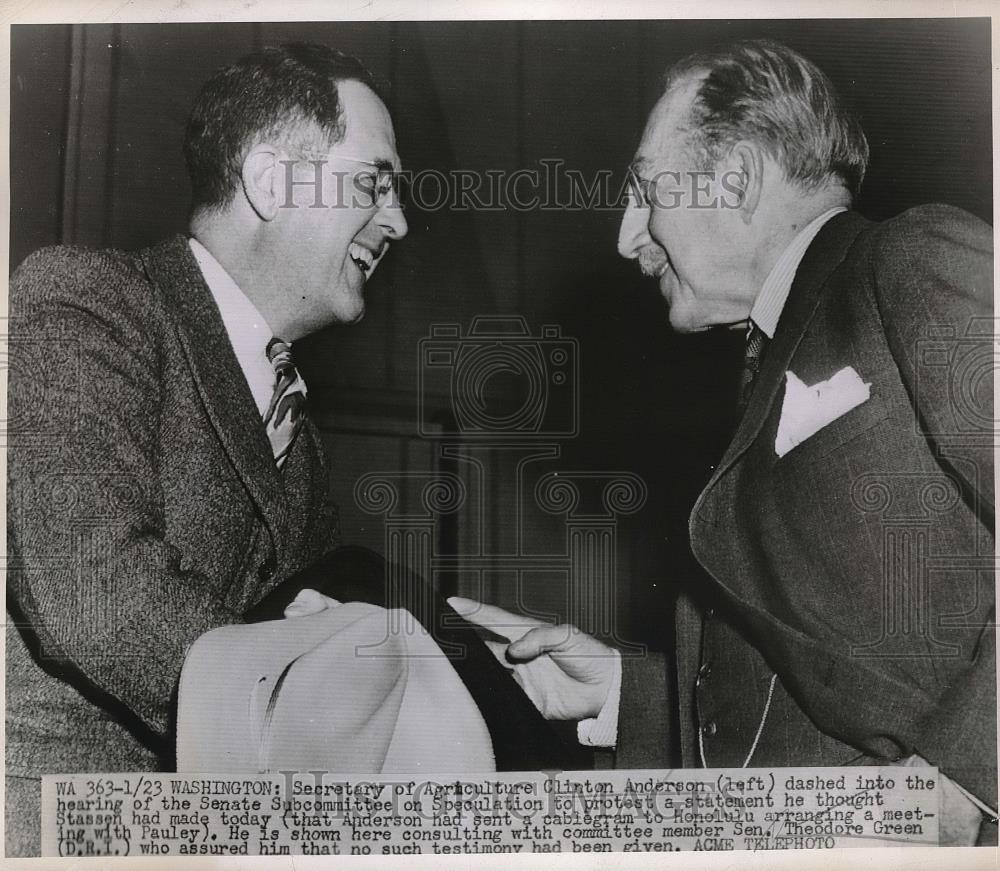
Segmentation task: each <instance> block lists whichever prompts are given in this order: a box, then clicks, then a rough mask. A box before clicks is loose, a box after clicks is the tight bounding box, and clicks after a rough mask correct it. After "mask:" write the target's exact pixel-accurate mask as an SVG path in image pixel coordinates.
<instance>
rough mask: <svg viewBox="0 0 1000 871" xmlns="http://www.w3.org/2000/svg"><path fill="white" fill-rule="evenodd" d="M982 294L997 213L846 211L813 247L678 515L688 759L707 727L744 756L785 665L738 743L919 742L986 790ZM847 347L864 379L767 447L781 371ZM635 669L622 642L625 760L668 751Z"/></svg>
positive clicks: (887, 754) (844, 358)
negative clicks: (688, 569)
mask: <svg viewBox="0 0 1000 871" xmlns="http://www.w3.org/2000/svg"><path fill="white" fill-rule="evenodd" d="M992 299H993V297H992V233H991V231H990V229H989V228H988V227H987V226H986V225H985V224H983V223H982V222H980V221H978V220H977V219H975V218H973V217H972V216H970V215H968V214H966V213H964V212H961V211H959V210H957V209H952V208H948V207H944V206H926V207H920V208H917V209H913V210H911V211H908V212H906V213H904V214H902V215H899V216H898V217H896V218H894V219H893V220H890V221H886V222H884V223H882V224H873V223H871V222H868V221H866V220H865V219H863V218H862V217H860V216H859V215H857V214H854V213H845V214H842V215H838V216H836V217H835V218H833V219H832V220H831V221H830V222H829V223H827V224H826V225H825V226H824V227H823V229H822V230H821V231H820V233H819V235H817V237H816V238H815V240H814V241H813V243H812V244H811V246H810V247H809V249H808V251H807V252H806V255H805V257H804V258H803V260H802V262H801V264H800V266H799V268H798V271H797V273H796V277H795V280H794V283H793V286H792V289H791V292H790V295H789V298H788V302H787V304H786V307H785V309H784V311H783V313H782V315H781V319H780V321H779V323H778V327H777V330H776V333H775V336H774V339H773V341H772V342H771V343H770V346H769V348H768V350H767V353H766V356H765V358H764V360H763V364H762V368H761V371H760V374H759V377H758V381H757V384H756V387H755V389H754V394H753V397H752V399H751V402H750V405H749V407H748V409H747V411H746V414H745V416H744V418H743V420H742V421H741V423H740V425H739V428H738V430H737V432H736V435H735V437H734V439H733V441H732V443H731V445H730V446H729V448H728V450H727V452H726V454H725V457H724V458H723V460H722V461H721V463H720V464H719V466H718V468H717V469H716V470H715V472H714V474H713V476H712V478H711V480H710V482H709V484H708V486H707V487H706V488H705V490H704V491H703V492H702V494H701V496H700V498H699V499H698V501H697V504H696V505H695V507H694V510H693V512H692V514H691V518H690V537H691V546H692V548H693V551H694V554H695V556H696V557H697V558H698V560H699V562H700V563H701V564H702V566H704V568H705V569H706V571H707V573H708V577H707V579H706V582H705V585H704V588H703V589H699V590H688V591H686V592H685V594H684V595H683V596H682V599H681V602H680V603H679V605H678V612H677V635H678V650H677V672H678V675H677V684H678V687H679V700H678V703H679V708H680V713H681V717H680V720H681V736H680V743H681V747H682V755H683V763H684V764H685V765H697V764H699V758H700V753H699V749H698V743H699V731H700V733H701V742H702V745H703V749H704V755H705V759H706V761H707V762H708V764H709V765H711V766H731V765H741V764H743V762H744V760H745V758H746V755H747V753H748V752H749V750H750V747H751V745H752V743H753V739H754V735H755V733H756V731H757V728H758V726H759V724H760V721H761V716H762V712H763V709H764V706H765V703H766V699H767V689H768V685H769V682H770V676H771V674H772V673H774V672H777V674H778V678H779V679H778V681H777V684H776V686H775V693H774V698H773V699H772V707H771V710H770V713H769V715H768V718H767V721H766V723H765V725H764V728H763V730H762V732H761V735H760V741H759V744H758V747H757V750H756V751H755V753H754V756H753V760H752V762H751V764H752V765H822V764H844V763H849V762H873V761H875V760H878V761H882V762H886V761H889V760H896V759H899V758H901V757H904V756H907V755H910V754H911V753H914V752H916V753H920V754H921V755H922V756H924V757H925V758H926V759H928V760H929V761H930V762H931V763H932V764H935V765H938V766H940V767H941V769H942V770H943V771H944V772H945V773H946V774H948V775H949V776H951V777H952V778H953V779H954V780H956V781H958V782H959V783H961V784H963V785H964V786H966V787H967V788H968V789H970V790H971V791H972V792H974V793H976V794H977V795H979V796H980V797H981V798H983V799H984V800H985V801H987V802H988V803H989V804H991V805H993V806H995V803H996V797H997V785H996V755H995V754H996V751H995V747H996V657H995V628H994V627H993V625H991V624H992V623H993V621H994V562H993V511H994V508H993V506H994V484H993V422H992V419H993V415H992V409H993V405H992V389H993V387H992V385H993V381H992V378H993V354H992V347H991V345H992V321H991V320H990V317H991V315H992ZM984 317H985V318H986V320H982V318H984ZM977 319H979V320H977ZM846 366H853V367H854V369H855V370H856V371H857V372H858V373H859V375H860V376H861V378H862V380H863V381H865V382H870V383H871V398H870V399H869V400H868V401H867V402H865V403H864V404H862V405H860V406H858V407H857V408H855V409H853V410H852V411H850V412H848V413H847V414H845V415H844V416H842V417H840V418H839V419H837V420H835V421H833V422H832V423H830V424H829V425H827V426H826V427H824V428H823V429H821V430H820V431H819V432H817V433H816V434H815V435H814V436H812V437H811V438H809V439H807V440H805V441H804V442H802V443H801V444H800V445H798V446H797V447H795V448H794V449H792V450H791V451H790V452H788V453H787V454H785V456H783V457H780V458H779V457H778V456H777V455H776V453H775V450H774V444H775V436H776V433H777V428H778V422H779V419H780V416H781V409H782V401H783V397H784V385H785V380H786V375H785V373H786V371H792V372H794V373H795V374H796V375H797V376H798V377H799V378H801V379H802V380H803V381H804V382H805V383H806V384H814V383H817V382H819V381H822V380H825V379H827V378H829V377H831V376H832V375H833V374H835V373H836V372H838V371H839V370H841V369H842V368H844V367H846ZM709 610H710V611H711V616H710V619H709V620H708V621H707V622H705V623H703V620H702V617H703V615H704V614H706V613H707V612H709ZM699 669H701V671H700V673H699ZM639 686H647V687H649V686H652V687H655V689H654V690H653V692H654V693H660V694H661V695H662V694H663V693H664V692H665V691H664V690H663V687H664V686H665V680H664V669H663V667H662V662H657V661H655V660H652V659H650V660H647V661H645V662H640V663H634V662H633V663H629V662H628V661H626V674H625V688H626V694H623V709H624V710H623V715H622V717H621V723H622V730H621V734H620V742H619V747H620V751H621V752H620V754H619V755H620V759H619V764H623V763H624V764H628V765H636V764H645V765H650V764H662V762H663V761H664V758H665V757H664V755H663V754H664V753H665V750H664V749H661V747H662V746H664V743H663V742H665V740H666V738H667V736H666V734H665V732H664V728H665V727H664V722H665V721H666V718H664V717H662V716H660V717H659V718H658V719H654V720H653V721H652V722H651V720H650V717H649V716H648V715H647V716H643V712H644V711H647V710H649V705H648V701H649V691H648V690H647V692H646V694H645V696H644V697H641V698H639V699H629V697H628V694H627V693H628V690H629V688H630V687H631V688H634V689H637V688H638V687H639ZM661 713H662V712H661ZM643 720H644V721H645V723H643V722H642V721H643ZM650 736H652V737H650Z"/></svg>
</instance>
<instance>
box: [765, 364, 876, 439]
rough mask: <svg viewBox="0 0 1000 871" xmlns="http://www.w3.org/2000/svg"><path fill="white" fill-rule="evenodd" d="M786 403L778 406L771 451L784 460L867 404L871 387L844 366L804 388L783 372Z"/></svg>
mask: <svg viewBox="0 0 1000 871" xmlns="http://www.w3.org/2000/svg"><path fill="white" fill-rule="evenodd" d="M785 375H786V376H787V378H788V383H787V384H786V385H785V401H784V404H783V405H782V406H781V420H780V421H779V422H778V436H777V438H776V439H775V440H774V451H775V453H776V454H777V455H778V456H779V457H783V456H784V455H785V454H787V453H788V452H789V451H790V450H791V449H792V448H794V447H795V446H796V445H799V444H802V442H804V441H805V440H806V439H807V438H809V437H810V436H812V435H814V434H815V433H817V432H819V430H821V429H822V428H823V427H824V426H826V425H827V424H828V423H832V422H833V421H835V420H836V419H837V418H838V417H841V416H842V415H845V414H847V412H849V411H850V410H851V409H852V408H857V407H858V406H859V405H861V403H863V402H867V401H868V398H869V397H870V396H871V384H866V383H865V382H864V381H862V380H861V376H860V375H858V373H857V372H855V371H854V367H853V366H845V367H844V368H843V369H841V370H840V371H839V372H838V373H837V374H836V375H834V376H832V377H831V378H828V379H827V380H826V381H820V382H819V383H818V384H813V385H812V386H811V387H810V386H807V385H806V384H805V383H804V382H803V381H802V379H801V378H799V377H798V376H797V375H796V374H795V373H794V372H792V371H788V372H786V373H785Z"/></svg>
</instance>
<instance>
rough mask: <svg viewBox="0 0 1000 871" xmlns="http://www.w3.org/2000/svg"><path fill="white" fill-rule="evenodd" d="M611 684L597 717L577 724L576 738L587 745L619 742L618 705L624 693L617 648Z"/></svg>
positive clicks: (620, 658)
mask: <svg viewBox="0 0 1000 871" xmlns="http://www.w3.org/2000/svg"><path fill="white" fill-rule="evenodd" d="M614 654H615V658H614V662H613V663H612V666H611V667H612V673H611V686H610V687H609V688H608V697H607V698H606V699H605V700H604V707H603V708H601V712H600V713H599V714H598V715H597V716H596V717H590V718H588V719H586V720H580V722H579V723H577V724H576V738H577V740H578V741H579V742H580V743H581V744H583V745H584V746H586V747H614V746H615V744H617V743H618V706H619V704H620V702H621V695H622V655H621V654H620V653H619V652H618V651H617V650H616V651H614Z"/></svg>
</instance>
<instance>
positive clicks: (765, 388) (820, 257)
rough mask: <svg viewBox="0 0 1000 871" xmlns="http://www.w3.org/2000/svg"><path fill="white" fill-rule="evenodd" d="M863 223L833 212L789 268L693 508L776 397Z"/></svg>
mask: <svg viewBox="0 0 1000 871" xmlns="http://www.w3.org/2000/svg"><path fill="white" fill-rule="evenodd" d="M867 225H868V221H867V220H865V219H864V218H862V217H861V216H860V215H858V214H856V213H854V212H845V213H843V214H840V215H836V216H834V217H833V218H831V219H830V220H829V221H828V222H827V223H826V224H824V225H823V227H822V229H821V230H820V231H819V233H818V234H817V235H816V238H815V239H813V241H812V243H811V244H810V246H809V248H808V249H807V250H806V253H805V256H804V257H803V258H802V261H801V262H800V263H799V267H798V269H797V270H796V272H795V279H794V281H793V282H792V287H791V290H790V291H789V294H788V301H787V302H786V303H785V308H784V310H783V311H782V313H781V317H780V319H779V321H778V327H777V329H776V330H775V334H774V338H773V339H772V340H771V342H770V345H769V346H768V348H767V352H766V353H765V355H764V360H763V362H762V364H761V368H760V372H759V373H758V375H757V384H756V386H755V387H754V391H753V396H752V397H751V400H750V404H749V405H748V406H747V410H746V413H745V414H744V415H743V419H742V420H741V421H740V424H739V426H738V427H737V430H736V434H735V435H734V436H733V440H732V442H730V445H729V447H728V448H727V449H726V452H725V454H724V455H723V457H722V460H721V461H720V462H719V465H718V467H717V468H716V470H715V473H714V474H713V475H712V478H711V479H710V480H709V482H708V485H707V486H706V487H705V489H704V490H703V491H702V493H701V496H700V497H699V498H698V502H697V504H696V505H695V512H696V513H697V512H698V510H699V508H700V507H701V503H702V502H703V500H704V499H705V496H706V494H707V493H708V492H709V491H710V490H711V489H712V488H713V487H714V486H715V484H716V482H717V481H718V480H719V478H721V477H722V476H723V475H724V474H725V473H726V472H727V471H728V470H729V469H730V468H732V466H733V464H734V463H735V462H736V461H737V460H738V459H739V458H740V457H741V456H743V454H744V452H745V451H746V450H747V448H749V447H750V445H751V444H753V441H754V439H755V438H757V436H758V434H759V433H760V430H761V428H762V427H763V425H764V422H765V421H766V420H767V418H768V415H769V414H770V413H771V408H772V406H773V405H774V402H775V399H776V397H777V396H778V394H779V393H782V389H783V387H784V384H785V373H786V372H787V371H788V364H789V363H790V362H791V359H792V355H793V354H794V353H795V349H796V348H798V346H799V343H800V342H801V341H802V337H803V336H804V335H805V332H806V328H807V327H808V326H809V322H810V321H811V320H812V317H813V315H814V314H815V312H816V309H817V307H818V306H819V304H820V302H821V301H822V299H823V297H824V295H825V293H826V289H827V284H828V279H829V278H830V276H831V275H832V274H833V272H834V270H835V269H836V268H837V267H838V266H839V265H840V263H841V262H842V261H843V259H844V257H845V256H846V255H847V251H848V249H849V248H850V247H851V245H852V244H853V243H854V240H855V239H856V238H857V236H858V234H859V233H860V232H861V231H862V230H863V229H864V228H865V227H866V226H867ZM782 395H784V394H783V393H782Z"/></svg>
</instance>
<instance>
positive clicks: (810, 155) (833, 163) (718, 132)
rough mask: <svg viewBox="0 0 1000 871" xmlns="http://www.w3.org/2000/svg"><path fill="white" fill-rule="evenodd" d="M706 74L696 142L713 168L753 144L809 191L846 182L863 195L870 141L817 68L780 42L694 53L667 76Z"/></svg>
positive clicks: (671, 79)
mask: <svg viewBox="0 0 1000 871" xmlns="http://www.w3.org/2000/svg"><path fill="white" fill-rule="evenodd" d="M698 74H704V78H703V79H702V81H701V83H700V86H699V87H698V90H697V94H696V96H695V98H694V103H693V105H692V110H691V119H690V125H691V128H692V131H691V138H690V140H689V142H690V144H691V146H692V147H693V148H695V149H696V151H697V152H699V153H700V156H701V158H702V159H703V160H704V161H705V162H706V163H714V162H715V161H717V160H718V159H719V158H721V157H722V155H723V154H724V152H725V150H726V149H727V148H729V147H731V146H733V145H734V144H735V143H736V142H738V141H739V140H741V139H746V140H749V141H752V142H756V143H757V144H758V145H760V146H761V147H763V148H764V149H765V150H766V151H767V152H768V154H770V155H771V156H772V157H773V158H774V159H775V160H777V161H778V162H779V163H780V164H781V166H782V167H784V170H785V173H786V175H787V177H788V178H789V179H790V180H793V181H796V182H798V183H799V184H801V185H802V186H803V187H805V188H807V189H815V188H817V187H820V186H822V185H824V184H828V183H829V182H830V181H831V180H833V179H839V180H840V181H841V182H842V183H843V185H844V187H846V188H847V189H848V190H849V191H850V192H851V194H857V192H858V190H859V189H860V187H861V182H862V181H863V180H864V177H865V170H866V169H867V167H868V141H867V139H865V134H864V132H863V131H862V129H861V126H860V125H859V124H858V122H857V121H856V120H855V119H854V117H853V116H852V115H851V114H850V113H849V112H847V111H846V110H845V109H844V108H843V106H842V105H841V103H840V100H839V99H838V97H837V94H836V92H835V91H834V88H833V84H832V83H831V82H830V80H829V79H828V78H827V77H826V75H825V74H824V73H823V71H822V70H820V69H819V67H817V66H816V65H815V64H814V63H812V62H811V61H809V60H807V59H806V58H804V57H802V55H800V54H798V53H797V52H794V51H792V50H791V49H790V48H788V47H787V46H784V45H781V44H780V43H777V42H772V41H771V40H764V39H760V40H748V41H745V42H737V43H734V44H732V45H729V46H726V47H724V48H721V49H718V50H715V51H705V52H696V53H695V54H692V55H689V56H688V57H686V58H684V59H683V60H681V61H679V62H678V63H676V64H674V65H673V66H672V67H671V68H670V69H669V70H668V71H667V74H666V77H665V81H664V85H665V88H667V89H669V88H670V87H671V86H673V85H674V84H676V83H677V82H678V81H680V80H681V79H686V78H688V77H689V76H691V75H698Z"/></svg>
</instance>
